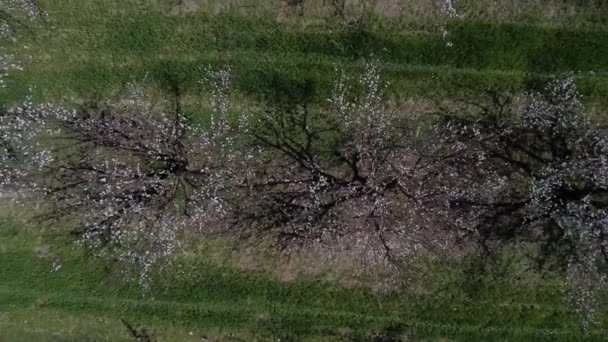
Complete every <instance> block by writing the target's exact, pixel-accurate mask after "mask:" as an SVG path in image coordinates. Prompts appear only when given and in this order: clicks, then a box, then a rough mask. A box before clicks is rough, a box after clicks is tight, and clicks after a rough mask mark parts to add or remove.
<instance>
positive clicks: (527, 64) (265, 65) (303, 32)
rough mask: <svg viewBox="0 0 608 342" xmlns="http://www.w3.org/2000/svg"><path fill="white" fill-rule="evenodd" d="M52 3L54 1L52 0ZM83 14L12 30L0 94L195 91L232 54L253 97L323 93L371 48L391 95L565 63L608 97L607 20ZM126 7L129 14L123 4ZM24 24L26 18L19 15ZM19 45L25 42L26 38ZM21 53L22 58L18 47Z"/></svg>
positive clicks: (559, 69)
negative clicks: (369, 25)
mask: <svg viewBox="0 0 608 342" xmlns="http://www.w3.org/2000/svg"><path fill="white" fill-rule="evenodd" d="M54 6H57V7H55V8H54V10H53V11H51V13H57V14H60V13H62V8H61V4H56V5H54ZM82 10H83V11H84V12H83V13H82V15H79V16H71V17H69V18H67V17H66V18H64V17H61V16H59V18H55V19H54V22H53V25H52V26H54V27H53V28H49V27H48V26H51V24H48V25H46V26H45V25H42V26H41V27H28V29H23V30H20V31H19V32H20V37H19V39H20V40H19V42H18V43H16V44H10V45H7V47H6V49H7V50H8V51H10V52H12V53H14V54H15V55H17V56H30V57H31V58H30V59H31V60H30V62H25V63H24V64H25V65H24V67H25V71H23V72H13V73H11V75H10V76H9V78H8V79H7V84H8V86H7V88H5V89H0V97H1V100H0V104H2V105H9V104H15V103H17V102H19V101H21V100H22V99H23V97H24V96H25V94H26V93H27V91H28V88H29V86H30V85H36V86H37V92H38V94H39V95H40V96H39V100H40V101H45V100H53V101H56V100H60V99H69V98H70V97H75V98H90V97H94V96H102V95H107V94H110V93H112V91H114V90H115V89H116V88H118V87H120V86H121V85H122V84H124V82H127V81H129V80H132V79H133V78H143V77H144V75H148V76H149V78H151V79H153V80H156V81H158V82H160V83H161V84H162V83H167V82H176V83H179V84H180V86H181V87H182V88H183V90H184V92H185V93H186V94H191V95H193V94H196V93H197V91H198V81H199V80H200V78H201V73H200V69H199V68H200V66H202V65H205V64H218V63H224V62H228V63H230V64H231V65H232V66H233V69H234V75H235V78H236V79H235V88H236V91H237V92H238V93H240V94H241V95H243V96H247V97H250V98H252V99H260V98H265V97H267V96H270V95H272V94H276V93H277V92H281V91H284V89H288V88H290V87H291V88H295V89H296V90H297V91H299V92H302V91H304V92H306V93H307V94H306V96H307V100H309V101H314V102H317V103H324V102H325V99H327V98H328V97H329V95H330V93H331V88H332V84H333V81H334V78H335V72H334V71H335V70H336V69H344V70H346V72H347V73H349V74H356V73H357V72H359V71H360V70H361V69H362V67H363V64H364V61H365V59H369V57H370V56H374V57H375V58H379V59H380V60H382V61H383V62H384V63H385V64H386V67H385V69H384V73H385V78H386V80H387V81H389V82H390V84H391V87H390V91H391V93H392V95H393V96H396V97H408V96H423V97H430V98H454V97H459V96H461V95H462V93H463V91H465V90H467V91H473V92H479V91H484V90H487V89H498V90H514V91H521V90H523V89H525V88H526V87H528V86H529V85H531V84H532V85H536V84H541V83H542V82H543V81H546V80H547V79H548V78H550V77H552V76H554V75H563V74H565V73H567V72H570V71H573V72H576V73H577V74H578V75H579V84H580V90H581V92H582V93H583V94H584V95H586V96H587V97H588V98H589V100H590V101H595V102H601V103H605V102H606V101H607V99H608V58H606V57H605V56H608V28H604V27H598V28H595V29H571V28H548V27H542V26H535V25H516V24H488V23H476V22H467V21H463V22H458V23H455V24H454V25H452V27H450V34H449V36H448V38H447V39H448V40H449V41H450V42H452V43H453V46H452V47H448V46H446V41H445V40H444V39H443V38H442V37H441V35H440V34H439V33H438V32H436V31H426V30H419V31H405V32H403V31H390V30H383V31H361V30H355V31H345V30H344V28H342V27H341V26H339V25H337V24H334V25H331V24H322V25H311V26H308V27H299V26H294V25H293V24H290V23H277V22H276V21H275V20H271V19H269V18H264V17H261V18H250V17H243V16H236V15H224V16H208V15H205V14H198V15H195V16H186V17H175V16H164V15H155V14H137V12H133V13H127V14H121V15H113V16H107V15H102V14H101V13H97V12H94V11H93V10H88V11H87V10H86V9H84V8H83V9H82ZM129 14H130V15H129ZM26 26H27V25H26ZM24 46H27V48H25V47H24ZM25 59H27V58H25Z"/></svg>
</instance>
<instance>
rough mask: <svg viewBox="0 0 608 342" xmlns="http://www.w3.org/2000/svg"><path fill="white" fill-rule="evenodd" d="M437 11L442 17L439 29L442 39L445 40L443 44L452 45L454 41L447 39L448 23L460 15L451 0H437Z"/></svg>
mask: <svg viewBox="0 0 608 342" xmlns="http://www.w3.org/2000/svg"><path fill="white" fill-rule="evenodd" d="M439 12H440V14H441V16H442V18H443V22H442V23H441V27H440V31H441V35H442V37H443V39H444V40H446V43H445V45H446V46H447V47H452V46H453V45H454V43H452V42H451V41H449V40H447V37H448V35H449V33H450V32H449V31H448V23H449V22H450V21H451V20H454V19H460V18H462V16H461V15H460V14H458V12H457V11H456V8H455V7H454V2H453V0H439Z"/></svg>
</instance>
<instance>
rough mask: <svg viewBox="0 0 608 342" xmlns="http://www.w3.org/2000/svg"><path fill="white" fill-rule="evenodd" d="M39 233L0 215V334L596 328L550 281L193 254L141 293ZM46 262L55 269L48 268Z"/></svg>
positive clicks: (490, 334)
mask: <svg viewBox="0 0 608 342" xmlns="http://www.w3.org/2000/svg"><path fill="white" fill-rule="evenodd" d="M45 234H46V236H45V237H44V239H42V238H41V236H40V233H33V232H31V231H29V230H28V229H27V228H25V227H24V226H22V225H21V224H18V223H16V222H15V221H13V220H11V219H7V218H5V219H3V220H2V223H1V224H0V238H1V239H0V269H1V270H2V277H0V340H6V341H15V340H23V341H25V340H28V341H31V340H41V341H42V340H45V341H46V340H49V339H50V338H51V337H53V338H55V340H57V341H67V340H84V339H89V340H108V341H110V340H111V341H116V340H127V339H128V335H127V333H126V329H125V328H124V327H123V326H122V325H121V323H120V319H121V318H122V319H125V320H127V321H128V322H130V323H132V324H134V325H138V326H142V327H145V328H146V329H147V330H148V331H150V332H151V333H152V334H154V335H155V336H156V337H157V338H159V340H163V341H164V340H175V339H176V338H178V339H179V340H188V339H189V338H192V336H190V332H192V333H193V336H195V337H196V336H202V335H207V336H219V337H222V338H224V339H226V340H228V339H229V337H230V336H231V335H234V336H240V337H241V338H243V339H245V340H250V339H254V338H255V339H261V340H271V339H275V340H276V338H282V339H285V338H287V339H290V338H297V339H309V340H350V339H355V338H361V339H366V338H367V337H368V336H370V335H371V334H373V333H375V332H378V331H382V330H384V329H387V328H390V327H393V329H395V330H398V331H400V333H402V334H406V335H408V336H410V337H412V338H416V339H418V338H449V339H450V340H458V341H467V340H471V339H474V340H480V339H483V340H504V339H510V340H514V339H516V340H551V341H554V340H600V337H601V336H600V333H599V332H598V331H596V332H595V333H594V334H592V335H588V336H583V335H581V334H580V333H579V330H578V325H577V323H576V320H575V319H574V318H573V317H572V316H571V315H570V314H569V313H568V312H567V310H566V309H565V308H564V307H563V305H562V304H561V300H560V299H559V298H560V297H559V287H558V286H556V284H555V283H554V282H553V281H547V282H546V285H545V286H542V287H540V288H533V287H526V288H525V289H523V290H522V288H521V287H517V288H514V287H511V286H510V284H509V283H508V282H499V281H496V282H492V283H487V284H484V285H482V286H481V287H480V288H479V289H478V290H477V291H476V292H475V294H470V293H469V294H466V295H465V293H467V292H466V291H464V289H465V288H466V286H465V285H463V284H460V285H458V282H454V283H453V284H452V285H451V286H450V287H448V288H446V289H444V290H442V291H438V292H436V293H429V294H427V295H414V294H403V295H399V296H397V295H384V296H378V295H374V294H373V293H372V292H371V291H370V290H368V289H365V288H344V287H341V286H338V285H335V284H328V283H325V282H322V281H320V280H314V279H300V280H299V281H296V282H283V281H279V280H277V279H275V278H274V277H273V276H272V275H270V274H265V273H263V272H252V271H239V270H236V269H233V268H230V267H226V266H220V265H217V264H214V263H210V262H206V261H203V259H204V257H201V258H197V259H196V260H190V261H188V262H184V263H183V265H184V268H183V271H184V274H190V275H188V276H184V275H182V276H179V275H178V276H175V275H173V276H172V277H167V278H163V277H161V278H159V279H157V281H156V282H155V283H154V284H155V286H153V287H152V289H151V290H150V291H149V292H147V293H146V294H145V295H142V292H141V290H140V289H139V288H138V287H136V286H132V285H129V284H127V283H125V282H124V281H122V277H121V275H120V274H119V273H117V272H115V271H105V270H104V265H103V264H101V263H99V262H98V261H95V260H92V259H89V258H87V257H85V254H83V251H81V250H79V249H77V248H74V247H67V246H66V242H65V238H63V237H61V235H59V236H57V235H55V234H57V233H51V232H50V231H49V232H47V233H45ZM43 241H44V242H43ZM41 251H43V252H41ZM53 262H58V263H60V264H61V265H62V267H61V269H60V270H59V271H56V272H51V269H52V263H53ZM437 275H438V276H439V273H438V274H437ZM51 340H52V339H51Z"/></svg>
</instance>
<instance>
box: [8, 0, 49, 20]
mask: <svg viewBox="0 0 608 342" xmlns="http://www.w3.org/2000/svg"><path fill="white" fill-rule="evenodd" d="M0 7H1V8H4V9H6V10H8V11H11V12H13V13H16V14H19V15H23V16H25V17H26V18H28V19H29V20H32V21H34V20H41V19H42V20H44V19H46V18H47V13H46V12H44V11H42V10H41V9H40V7H39V6H38V3H37V1H36V0H0Z"/></svg>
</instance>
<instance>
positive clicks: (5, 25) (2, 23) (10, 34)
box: [0, 19, 17, 43]
mask: <svg viewBox="0 0 608 342" xmlns="http://www.w3.org/2000/svg"><path fill="white" fill-rule="evenodd" d="M4 40H6V41H10V42H13V43H14V42H16V41H17V37H16V36H15V31H14V29H13V27H12V26H11V24H10V23H9V22H8V21H7V20H5V19H0V41H4Z"/></svg>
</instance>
